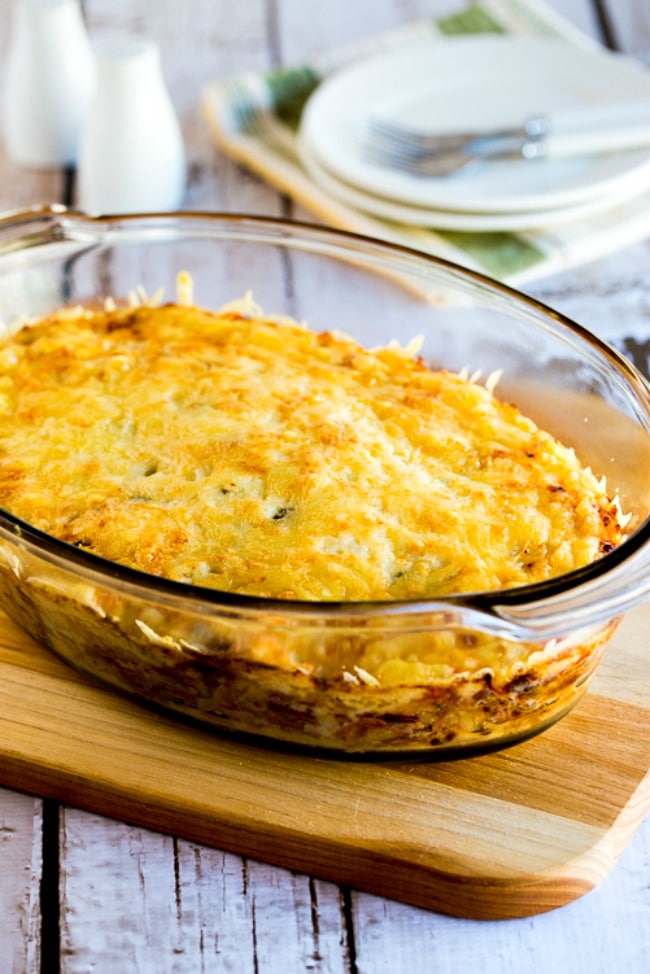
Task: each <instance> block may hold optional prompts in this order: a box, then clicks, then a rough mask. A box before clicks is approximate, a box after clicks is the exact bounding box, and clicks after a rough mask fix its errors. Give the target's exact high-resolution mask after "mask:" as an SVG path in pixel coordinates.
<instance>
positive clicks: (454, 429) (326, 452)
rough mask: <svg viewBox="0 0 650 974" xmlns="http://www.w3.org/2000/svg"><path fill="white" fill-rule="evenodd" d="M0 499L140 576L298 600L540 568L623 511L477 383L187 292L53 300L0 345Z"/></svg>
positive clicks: (604, 539)
mask: <svg viewBox="0 0 650 974" xmlns="http://www.w3.org/2000/svg"><path fill="white" fill-rule="evenodd" d="M0 505H1V506H2V507H4V508H5V509H7V510H9V511H11V512H12V513H13V514H15V515H16V516H18V517H21V518H23V519H24V520H26V521H28V522H30V523H32V524H33V525H35V526H36V527H38V528H40V529H41V530H43V531H46V532H48V533H50V534H52V535H54V536H56V537H58V538H60V539H62V540H64V541H67V542H70V543H71V544H73V545H78V546H79V547H83V548H86V549H88V550H89V551H93V552H95V553H96V554H99V555H101V556H103V557H104V558H108V559H110V560H113V561H116V562H120V563H122V564H125V565H129V566H131V567H135V568H137V569H140V570H143V571H145V572H149V573H152V574H157V575H162V576H166V577H168V578H172V579H176V580H179V581H182V582H192V583H195V584H198V585H201V586H207V587H211V588H216V589H222V590H228V591H234V592H239V593H244V594H252V595H260V596H266V597H278V598H282V599H306V600H346V601H347V600H386V599H412V598H417V597H421V596H425V597H430V596H437V595H447V594H451V593H457V592H471V591H480V590H489V589H500V588H505V587H511V586H515V585H520V584H527V583H532V582H538V581H540V580H542V579H546V578H549V577H551V576H555V575H559V574H562V573H565V572H567V571H570V570H572V569H575V568H578V567H580V566H583V565H586V564H588V563H590V562H591V561H593V560H594V559H596V558H598V557H599V556H600V555H601V554H602V553H603V552H606V551H608V550H611V548H613V547H614V546H616V545H618V544H619V543H620V542H621V540H622V539H623V536H624V522H625V519H624V517H623V516H622V514H621V511H620V506H619V503H618V499H617V498H609V497H608V496H607V495H606V493H605V489H604V485H603V484H602V483H601V482H599V481H597V479H596V478H595V477H594V476H593V474H592V473H591V472H590V471H589V470H587V469H584V468H582V467H581V465H580V464H579V462H578V461H577V459H576V457H575V454H574V453H573V451H572V450H570V449H567V448H565V447H564V446H562V445H560V444H559V443H558V442H556V441H555V440H554V439H553V438H552V437H551V436H549V435H548V434H546V433H545V432H543V431H541V430H539V429H538V428H537V427H536V426H535V425H534V424H533V423H532V422H531V421H530V420H528V419H526V418H525V417H523V416H522V415H521V414H520V413H519V412H518V410H517V409H516V407H515V406H514V405H511V404H508V403H502V402H499V401H498V400H497V399H496V398H495V397H494V396H493V394H492V392H491V391H490V389H488V388H486V387H484V386H482V385H479V384H477V383H476V382H472V381H470V380H468V379H467V378H465V377H463V376H459V375H456V374H451V373H448V372H444V371H432V370H430V369H429V368H427V367H426V366H425V365H424V364H423V363H422V362H421V361H419V360H418V359H417V358H414V357H413V356H412V355H411V354H410V353H409V352H408V351H407V350H404V349H400V348H397V347H388V348H382V349H378V350H374V351H368V350H365V349H364V348H362V347H361V346H360V345H358V344H357V343H356V342H354V341H353V340H351V339H349V338H347V337H345V336H341V335H338V334H332V333H328V332H326V333H322V334H315V333H313V332H311V331H309V330H308V329H307V328H303V327H301V326H299V325H297V324H296V323H293V322H288V321H282V322H277V321H273V320H270V319H265V318H263V317H262V316H261V315H260V314H251V315H250V316H247V315H246V314H243V313H242V312H240V311H238V310H233V309H230V310H228V309H225V310H223V311H222V312H209V311H206V310H203V309H201V308H197V307H194V306H191V305H183V304H167V305H162V306H159V307H156V306H152V305H147V304H143V305H141V306H138V307H128V308H109V309H108V310H102V311H91V310H82V309H77V310H75V311H61V312H58V313H56V314H53V315H51V316H50V317H48V318H46V319H44V320H42V321H40V322H36V323H33V324H30V325H27V326H25V327H23V328H22V329H21V330H20V331H19V332H18V333H17V334H16V335H15V336H13V337H12V338H9V339H7V340H5V341H4V342H3V343H2V344H1V345H0Z"/></svg>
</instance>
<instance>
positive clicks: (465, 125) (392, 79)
mask: <svg viewBox="0 0 650 974" xmlns="http://www.w3.org/2000/svg"><path fill="white" fill-rule="evenodd" d="M449 41H450V42H449V43H445V44H440V43H439V42H438V43H436V41H435V40H434V39H433V38H432V40H431V41H430V42H429V41H425V42H421V43H416V44H413V45H411V46H409V47H408V48H405V49H402V50H400V51H397V52H387V53H384V54H381V55H375V56H372V57H370V58H368V59H367V60H365V61H362V62H358V63H356V64H355V65H354V66H352V67H350V68H346V69H344V70H342V71H340V72H338V73H336V74H334V75H332V76H331V77H330V78H329V79H327V80H326V81H324V82H323V83H322V84H321V85H320V86H319V88H318V89H317V90H316V92H315V93H314V95H313V96H312V97H311V99H310V100H309V102H308V103H307V106H306V108H305V111H304V113H303V117H302V123H301V129H300V133H299V146H300V153H301V157H302V161H303V164H304V166H305V167H306V169H307V170H308V172H309V173H310V175H311V178H312V179H313V180H314V181H315V182H316V183H318V184H319V185H320V186H321V187H322V188H323V189H325V190H326V191H327V192H328V193H329V194H330V195H331V196H333V197H335V198H337V199H339V200H341V201H342V202H344V203H347V204H348V205H351V206H353V207H355V208H356V209H359V210H362V211H364V212H366V213H370V214H373V215H375V216H379V217H382V218H383V219H388V220H392V221H397V222H399V223H408V224H412V225H414V226H427V227H435V228H440V229H447V230H470V231H501V230H522V229H523V230H526V229H531V230H532V229H538V228H543V227H546V226H552V225H554V224H558V223H566V222H568V221H574V220H577V219H582V218H584V217H585V216H590V215H592V214H596V213H601V212H604V211H606V210H607V209H608V208H613V207H615V206H617V205H618V204H620V203H623V202H626V201H629V200H630V199H632V198H634V197H635V196H638V195H641V194H642V193H644V192H646V191H647V190H648V189H649V188H650V146H646V147H642V148H635V149H626V150H620V151H611V152H607V153H601V154H598V155H578V156H572V157H570V158H553V159H543V160H539V159H538V160H530V161H524V160H507V161H506V160H499V161H489V162H483V163H480V164H477V165H472V166H469V167H466V168H465V169H463V170H461V171H459V172H457V173H455V174H453V175H451V176H444V177H437V178H432V177H427V178H423V177H420V176H414V175H410V174H407V173H404V172H399V171H397V170H396V169H391V168H387V167H385V166H384V165H379V164H378V163H376V162H373V161H372V160H371V159H370V158H369V157H368V153H367V146H366V142H367V136H368V131H369V126H370V123H371V120H372V119H373V118H381V119H383V120H390V121H393V122H394V123H395V124H397V125H400V126H406V127H409V128H413V129H415V130H417V131H423V132H424V131H440V132H449V131H465V130H490V129H499V128H503V127H508V126H512V125H517V124H521V123H522V122H523V120H524V119H525V118H527V117H529V116H530V115H533V114H539V113H544V114H547V115H548V116H550V117H551V119H553V117H559V116H562V115H566V114H567V113H571V114H573V115H576V114H577V115H578V116H579V114H580V112H581V111H584V110H585V109H589V111H590V112H591V110H592V109H593V108H594V107H595V106H599V105H600V106H602V107H603V110H604V112H605V113H607V112H610V111H611V110H612V108H613V107H614V106H615V105H617V104H619V103H629V102H631V101H634V102H636V103H639V99H641V100H642V101H644V100H645V99H647V104H648V107H649V110H650V73H649V72H648V71H646V69H645V68H643V67H642V66H641V65H639V64H636V63H634V62H633V61H630V60H628V59H627V58H624V57H622V56H620V55H615V54H612V53H610V52H606V51H603V50H602V49H599V48H597V47H595V46H594V47H592V46H589V47H587V46H584V47H578V46H576V45H574V44H567V43H566V41H561V40H556V39H552V38H532V37H530V38H528V37H520V38H513V37H505V36H499V35H481V36H472V37H470V36H465V37H458V38H453V39H451V38H450V39H449Z"/></svg>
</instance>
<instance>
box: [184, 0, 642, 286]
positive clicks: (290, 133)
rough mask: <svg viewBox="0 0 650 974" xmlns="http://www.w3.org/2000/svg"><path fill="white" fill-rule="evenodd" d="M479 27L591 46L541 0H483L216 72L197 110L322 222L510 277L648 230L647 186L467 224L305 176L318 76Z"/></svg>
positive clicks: (548, 268)
mask: <svg viewBox="0 0 650 974" xmlns="http://www.w3.org/2000/svg"><path fill="white" fill-rule="evenodd" d="M485 32H493V33H500V34H503V33H511V34H519V35H524V36H546V37H556V38H558V37H559V38H563V39H565V40H566V42H567V43H568V44H576V45H580V46H582V47H583V48H584V47H587V48H591V49H593V48H594V47H596V44H595V42H594V41H592V40H591V39H590V38H588V37H586V36H585V35H583V34H582V33H581V32H580V31H578V30H577V29H576V28H575V27H573V26H572V25H571V24H569V23H567V22H566V21H565V20H564V18H563V17H561V16H560V15H558V14H557V13H556V12H555V11H553V10H551V9H549V8H548V7H547V6H546V5H545V4H544V3H543V2H542V0H482V2H480V3H475V4H472V5H471V6H468V7H467V8H465V9H464V10H463V11H461V12H460V13H457V14H453V15H450V16H447V17H444V18H440V19H438V20H427V21H417V22H415V23H411V24H407V25H405V26H403V27H401V28H399V29H397V30H394V31H391V32H388V33H384V34H381V35H378V36H375V37H372V38H370V39H368V40H367V41H365V42H363V43H361V44H356V45H353V46H348V47H346V48H344V49H342V50H338V51H334V52H330V53H328V54H325V55H322V56H319V57H318V58H316V59H315V60H314V61H313V62H312V63H311V64H308V65H301V66H298V67H294V68H287V69H282V70H277V71H273V72H270V73H268V74H245V75H240V76H237V77H231V78H227V79H225V80H219V81H215V82H214V83H212V84H210V85H208V86H207V87H206V89H205V90H204V92H203V96H202V102H201V108H202V114H203V117H204V118H205V120H206V122H207V124H208V126H209V129H210V131H211V133H212V137H213V139H214V141H215V142H216V144H217V145H218V146H219V147H220V148H221V149H222V150H223V151H225V152H226V153H228V154H229V155H230V156H232V157H233V158H235V159H237V160H238V161H239V162H241V163H243V164H244V165H246V166H247V167H249V168H250V169H252V170H254V171H255V172H257V173H258V174H260V175H261V176H262V177H263V178H264V179H265V180H267V181H268V182H269V183H270V184H271V185H273V186H274V187H275V188H276V189H278V190H280V191H281V192H283V193H285V194H287V195H289V196H291V197H293V198H294V199H295V200H296V201H297V202H298V203H300V205H302V206H303V207H304V208H305V209H306V210H308V211H310V212H311V213H313V214H314V215H315V216H316V217H318V218H319V219H320V220H321V221H323V222H324V223H327V224H329V225H331V226H338V227H340V228H342V229H345V230H352V231H355V232H357V233H363V234H367V235H369V236H373V237H378V238H380V239H384V240H391V241H394V242H397V243H400V244H405V245H407V246H410V247H415V248H417V249H418V250H421V251H424V252H427V253H431V254H435V255H437V256H440V257H444V258H446V259H448V260H453V261H455V262H457V263H459V264H462V265H464V266H466V267H470V268H472V269H474V270H478V271H481V272H483V273H486V274H488V275H490V276H492V277H495V278H499V279H501V280H503V281H505V282H507V283H508V284H515V285H520V284H522V283H523V282H525V281H530V280H533V279H535V278H539V277H542V276H545V275H548V274H551V273H555V272H558V271H561V270H564V269H565V268H568V267H573V266H576V265H577V264H580V263H584V262H586V261H590V260H594V259H596V258H597V257H601V256H603V255H605V254H607V253H611V252H613V251H614V250H616V249H619V248H621V247H624V246H626V245H629V244H632V243H636V242H638V241H640V240H642V239H644V238H645V237H647V235H648V227H649V226H650V192H645V193H644V194H642V195H639V196H636V197H635V198H634V199H632V200H630V201H627V202H624V203H622V204H620V205H618V206H616V207H614V208H612V209H608V210H607V211H606V212H601V213H599V214H598V215H593V216H590V217H584V218H582V219H580V220H579V221H576V222H575V223H567V224H562V225H559V224H558V225H556V226H554V227H552V228H545V229H541V230H540V229H537V230H528V231H525V232H521V231H517V232H516V233H515V232H466V231H449V230H441V229H439V228H435V227H431V228H426V227H425V228H423V227H415V226H412V225H405V224H397V223H394V222H389V221H387V220H382V219H379V218H377V217H375V216H370V215H368V214H365V213H362V212H361V211H360V210H357V209H355V208H354V207H352V206H350V205H347V204H345V203H342V202H340V201H339V200H337V199H335V198H334V197H333V196H332V195H330V194H329V193H327V192H326V191H325V190H324V189H323V188H322V187H321V186H319V185H318V184H316V183H315V182H314V181H313V180H312V179H311V178H310V176H309V174H308V173H307V171H306V169H305V168H304V166H303V165H302V164H301V161H300V155H299V151H298V144H297V131H298V127H299V124H300V116H301V112H302V109H303V107H304V105H305V104H306V102H307V99H308V98H309V97H310V95H311V94H312V93H313V92H314V91H315V90H316V88H317V87H318V85H319V83H320V82H321V81H323V80H324V79H325V78H327V77H328V76H329V75H330V74H331V73H332V72H333V71H336V70H338V69H339V68H342V67H345V66H347V65H350V64H352V63H354V62H355V61H356V60H358V59H359V58H360V57H366V56H368V55H371V54H376V53H379V52H381V51H393V50H396V49H399V48H400V46H402V45H405V44H408V43H411V42H413V41H414V40H417V39H419V38H423V37H429V38H432V39H435V41H436V42H439V43H441V44H444V43H445V42H446V38H449V36H450V35H452V34H453V35H458V34H472V33H485ZM447 42H448V41H447Z"/></svg>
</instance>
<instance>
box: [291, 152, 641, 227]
mask: <svg viewBox="0 0 650 974" xmlns="http://www.w3.org/2000/svg"><path fill="white" fill-rule="evenodd" d="M298 149H299V152H300V158H301V161H302V164H303V166H304V167H305V169H306V170H307V172H308V173H309V175H310V177H311V179H313V181H314V182H315V183H317V184H318V185H319V186H320V187H321V188H322V189H324V190H325V192H326V193H329V195H330V196H333V197H334V199H337V200H339V202H341V203H346V204H347V205H348V206H352V207H354V209H356V210H361V211H362V212H364V213H368V214H370V215H372V216H376V217H380V218H381V219H382V220H390V221H391V222H394V223H405V224H408V225H410V226H414V227H426V228H428V229H432V230H465V231H469V232H502V231H515V230H541V229H544V228H552V227H555V226H561V225H563V224H566V223H573V222H575V221H576V220H582V219H585V218H586V217H590V216H595V215H597V214H598V213H604V212H606V211H607V210H610V209H614V207H616V206H619V205H620V204H621V203H625V202H626V201H627V200H629V199H632V198H634V197H635V196H637V195H638V192H637V190H636V187H631V186H629V185H628V184H627V183H624V184H623V185H622V186H621V187H620V188H619V189H618V191H617V192H610V193H606V194H605V195H602V196H600V195H599V196H596V197H595V198H593V199H587V200H583V201H581V202H579V203H575V204H573V205H571V206H563V207H559V208H558V209H555V208H554V209H541V210H532V211H528V210H515V211H513V212H511V213H510V212H504V213H463V212H462V211H459V210H442V209H438V210H434V209H423V208H421V207H416V206H411V205H410V204H408V203H399V202H393V201H392V200H388V199H386V198H385V197H383V196H374V195H372V194H371V193H365V192H363V190H361V189H358V188H357V187H355V186H351V185H350V184H349V183H345V182H343V181H342V180H340V179H338V178H337V177H336V176H335V175H334V174H333V173H330V172H328V170H327V169H326V168H325V167H324V166H322V165H321V163H320V162H319V160H318V158H317V157H316V154H315V152H313V151H312V149H311V147H310V146H309V144H308V142H307V139H306V138H304V136H303V137H301V138H299V140H298Z"/></svg>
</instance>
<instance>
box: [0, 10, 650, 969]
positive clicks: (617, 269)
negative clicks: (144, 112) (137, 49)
mask: <svg viewBox="0 0 650 974" xmlns="http://www.w3.org/2000/svg"><path fill="white" fill-rule="evenodd" d="M462 6H463V4H462V2H461V0H327V2H323V3H317V2H315V0H314V2H310V0H238V2H237V3H233V2H231V0H183V2H182V3H178V2H177V0H85V3H84V8H85V11H86V15H87V19H88V22H89V24H90V26H91V29H92V30H93V31H100V30H104V29H107V28H114V27H119V28H121V29H128V30H140V31H142V32H145V33H147V34H148V35H149V36H151V37H152V38H153V39H155V40H156V41H157V42H158V43H159V45H160V48H161V53H162V58H163V65H164V69H165V76H166V80H167V83H168V86H169V89H170V92H171V95H172V98H173V101H174V104H175V106H176V108H177V110H178V112H179V116H180V119H181V123H182V127H183V133H184V137H185V140H186V146H187V150H188V159H189V170H188V192H187V206H188V207H189V208H192V209H223V210H230V211H248V212H256V213H268V214H278V213H284V214H286V215H289V216H292V215H293V216H298V217H300V216H305V214H302V213H300V212H299V211H298V210H297V209H296V208H295V207H294V206H293V204H291V203H290V202H288V201H287V200H284V199H281V198H280V197H278V195H277V194H276V193H275V192H273V191H272V190H271V189H270V188H269V187H268V186H266V185H264V184H263V183H262V182H261V181H260V180H259V179H257V178H256V177H254V176H252V175H251V174H249V173H248V172H246V171H244V170H243V169H242V168H241V167H239V166H237V165H235V164H233V163H232V162H231V161H230V160H228V159H226V158H225V157H223V156H222V155H221V154H220V153H219V152H217V151H216V150H215V149H214V148H213V146H212V144H211V142H210V139H209V137H208V134H207V132H206V131H205V128H204V126H203V125H202V123H201V120H200V118H199V114H198V99H199V95H200V92H201V89H202V87H203V85H204V84H205V83H206V82H208V81H210V80H212V79H213V78H215V77H217V76H221V75H227V74H230V73H232V72H234V71H238V72H239V71H242V70H246V69H251V70H258V69H260V68H263V67H267V66H272V65H277V64H287V65H288V64H294V63H300V62H301V61H303V60H305V59H307V58H309V57H310V56H312V55H313V54H314V53H316V52H318V51H320V50H326V49H327V48H329V47H334V46H337V45H339V44H342V43H345V42H351V41H355V40H358V39H360V38H362V37H364V36H366V35H369V34H372V33H376V32H377V31H380V30H383V29H388V28H390V27H392V26H395V25H398V24H400V23H404V22H407V21H409V20H412V19H416V18H420V17H427V16H434V15H436V14H439V13H442V12H449V11H450V10H455V9H459V8H460V7H462ZM552 6H554V7H555V8H556V9H557V10H558V11H559V12H561V13H562V14H563V15H564V16H566V17H568V18H569V19H571V20H572V22H573V23H575V24H576V25H577V26H579V27H580V28H582V29H584V30H586V31H588V32H589V33H592V34H593V35H594V36H596V37H599V36H601V35H600V33H599V32H600V18H599V16H598V13H597V5H596V3H595V2H592V0H553V2H552ZM601 6H602V7H603V9H604V10H605V12H606V14H607V18H606V33H607V32H609V33H610V34H611V35H612V36H613V37H614V39H615V41H616V43H617V44H618V45H619V46H620V47H621V48H622V49H623V50H626V51H628V52H629V53H631V54H633V55H635V56H636V57H638V58H640V59H642V60H643V61H645V62H646V63H650V6H649V5H648V3H647V2H646V0H607V2H606V3H602V4H601ZM9 8H10V4H9V3H8V2H3V3H2V4H0V65H2V63H3V60H2V58H3V56H4V53H5V51H6V45H7V37H8V29H9ZM65 186H66V182H65V175H64V174H62V173H60V172H56V171H55V172H37V171H26V170H23V169H19V168H18V167H17V166H15V165H14V164H12V163H11V162H10V161H8V160H7V159H6V158H5V157H4V155H3V154H2V152H1V150H0V210H7V209H11V208H15V207H18V206H24V205H29V204H32V203H39V202H45V201H49V200H55V199H61V198H63V194H64V192H65ZM649 230H650V228H649ZM649 263H650V244H648V243H645V244H643V245H639V246H637V247H633V248H629V249H628V250H627V251H625V252H623V253H620V254H615V255H612V256H611V257H608V258H606V259H603V260H600V261H598V262H595V263H593V264H589V265H586V266H585V267H582V268H579V269H575V270H572V271H570V272H566V273H564V274H559V275H555V276H554V277H552V278H548V279H546V280H544V281H541V282H539V283H537V284H536V285H535V286H534V287H531V288H530V291H531V292H533V293H534V294H535V295H536V296H538V297H540V298H541V299H542V300H545V301H546V302H547V303H549V304H551V305H553V306H554V307H556V308H558V309H559V310H561V311H563V312H564V313H566V314H568V315H569V316H571V317H573V318H574V319H575V320H577V321H579V322H581V323H583V324H585V325H587V326H588V327H590V328H592V329H593V330H594V331H596V332H597V333H598V334H600V335H602V336H603V337H605V338H607V339H610V340H613V341H615V342H616V343H618V344H619V345H620V346H621V347H623V348H625V349H626V350H627V351H628V353H629V354H636V355H638V361H639V362H641V361H646V359H645V356H646V354H647V353H646V352H644V351H643V350H642V346H643V343H644V342H646V341H647V339H648V338H649V337H650V275H649V274H648V266H649ZM43 808H44V803H42V802H41V801H40V800H39V799H35V798H32V797H29V796H26V795H22V794H18V793H15V792H11V791H7V790H2V789H0V974H40V972H45V974H47V972H48V971H55V970H59V964H58V958H57V956H56V945H55V944H54V940H55V938H56V935H57V932H58V933H60V940H61V958H60V970H61V972H62V974H88V972H90V971H92V972H94V974H118V972H129V974H131V972H133V974H167V972H169V974H172V972H173V974H176V972H182V974H185V972H191V974H194V972H203V971H205V972H213V971H216V972H221V971H224V972H226V971H233V972H236V974H248V972H250V974H253V972H254V974H281V972H282V974H287V972H289V974H293V972H301V971H317V972H322V974H339V972H346V974H361V972H363V974H383V972H386V974H401V972H404V974H406V972H408V974H435V972H438V971H439V972H444V974H456V972H458V974H460V972H465V971H473V972H476V974H511V972H512V974H583V972H584V974H599V972H603V974H604V972H605V971H607V972H609V971H616V972H617V974H618V972H620V974H642V972H645V971H646V970H647V959H648V957H649V956H650V889H649V877H650V821H648V822H646V823H645V824H644V826H642V828H641V829H640V830H639V832H638V833H637V835H636V836H635V838H634V839H633V840H632V842H631V843H630V845H629V846H628V848H627V849H626V850H625V852H624V854H623V856H622V858H621V860H620V862H619V864H618V866H617V867H616V869H615V870H614V871H613V872H612V874H611V875H610V876H609V877H608V878H607V879H606V880H605V881H604V882H603V883H602V884H601V885H600V886H599V887H598V888H597V889H596V890H594V891H593V892H591V893H590V894H588V896H586V897H584V898H583V899H582V900H579V901H577V902H575V903H573V904H571V905H570V906H568V907H564V908H563V909H562V910H558V911H555V912H554V913H551V914H547V915H544V916H540V917H533V918H529V919H526V920H516V921H508V922H499V923H486V922H472V921H463V920H456V919H452V918H448V917H442V916H438V915H436V914H432V913H427V912H426V911H422V910H417V909H414V908H411V907H406V906H403V905H401V904H398V903H395V902H391V901H388V900H383V899H380V898H378V897H373V896H370V895H367V894H362V893H358V892H354V891H349V890H347V889H344V888H339V887H338V886H336V885H333V884H328V883H324V882H321V881H316V880H313V879H311V878H309V877H307V876H302V875H296V874H294V873H292V872H290V871H287V870H282V869H277V868H273V867H270V866H266V865H263V864H260V863H256V862H251V861H248V860H245V859H242V858H241V857H238V856H233V855H230V854H226V853H222V852H220V851H219V850H215V849H208V848H205V847H201V846H197V845H195V844H192V843H188V842H184V841H180V840H175V839H173V838H170V837H164V836H161V835H158V834H156V833H153V832H148V831H146V830H143V829H138V828H133V827H130V826H128V825H126V824H124V823H121V822H115V821H112V820H109V819H105V818H101V817H99V816H94V815H90V814H87V813H84V812H81V811H79V810H76V809H71V808H63V809H61V812H60V826H59V833H58V862H57V859H56V857H55V854H56V852H57V850H56V848H53V845H52V836H51V835H49V837H48V840H47V842H46V845H47V848H48V851H47V854H46V858H45V862H46V866H45V874H44V875H42V862H43V849H44V842H43V819H44V816H43ZM41 880H43V884H44V886H43V888H44V889H45V890H47V891H48V902H47V903H45V904H44V911H45V914H44V915H45V916H46V924H45V927H44V928H43V929H44V931H45V943H46V946H47V950H48V951H49V953H48V954H47V955H45V952H43V956H41V925H40V924H41ZM57 884H58V885H59V888H60V904H56V903H54V902H52V887H53V886H54V887H56V886H57ZM57 907H58V910H60V912H58V911H57ZM53 951H54V952H53Z"/></svg>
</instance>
